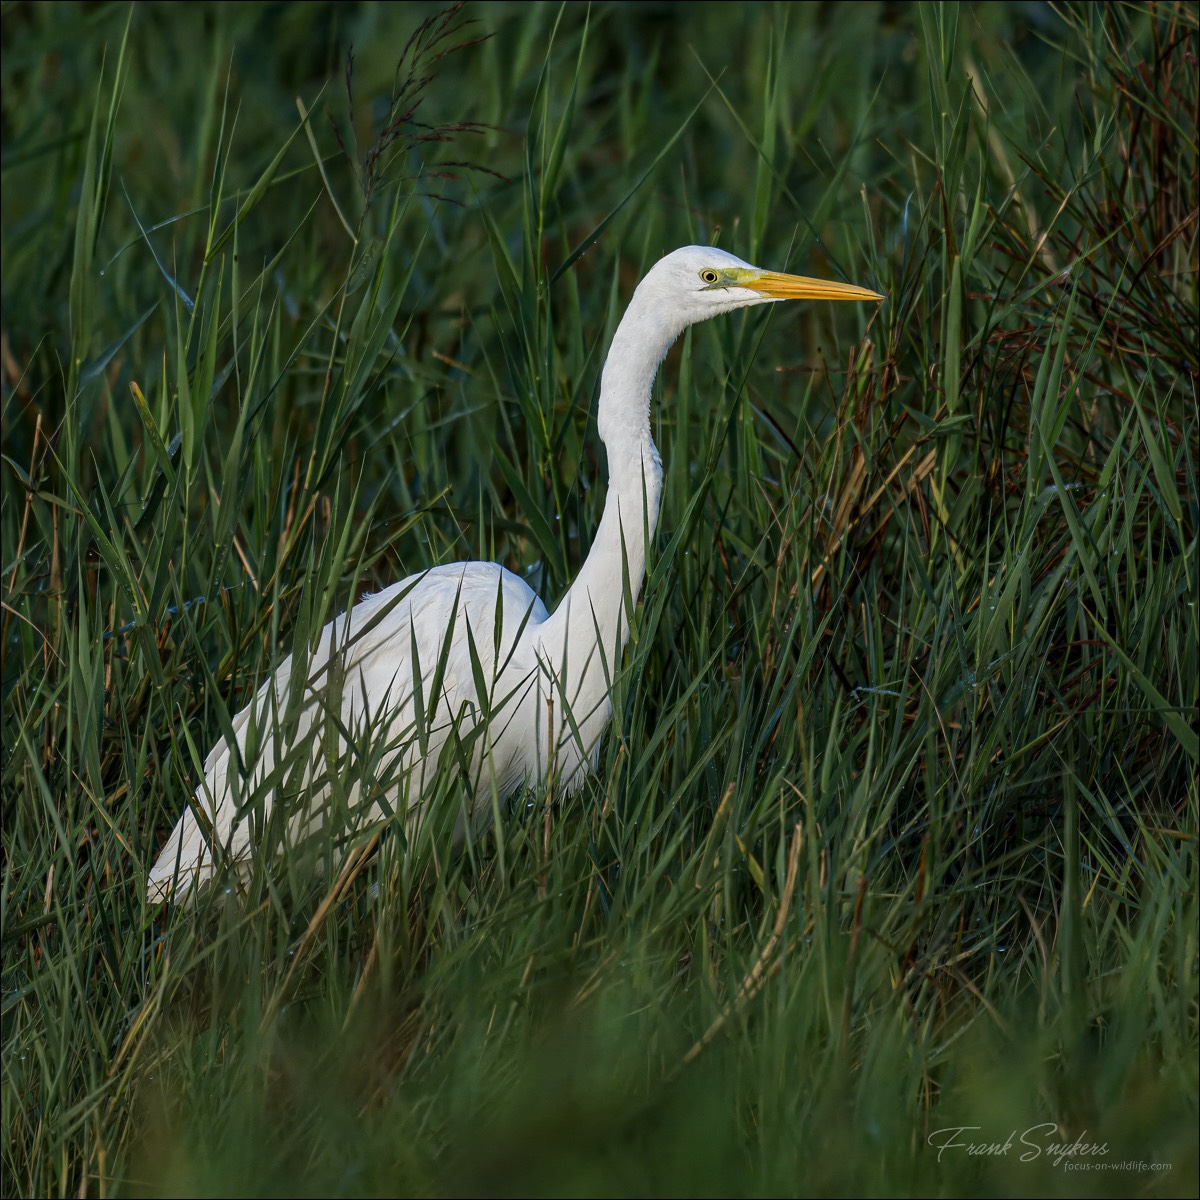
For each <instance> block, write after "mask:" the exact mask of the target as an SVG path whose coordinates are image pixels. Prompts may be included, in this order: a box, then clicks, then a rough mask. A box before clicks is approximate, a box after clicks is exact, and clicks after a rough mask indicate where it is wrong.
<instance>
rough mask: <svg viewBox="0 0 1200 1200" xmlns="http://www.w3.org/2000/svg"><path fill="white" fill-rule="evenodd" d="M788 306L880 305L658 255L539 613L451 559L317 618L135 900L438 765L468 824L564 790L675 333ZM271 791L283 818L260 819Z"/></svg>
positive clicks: (346, 810)
mask: <svg viewBox="0 0 1200 1200" xmlns="http://www.w3.org/2000/svg"><path fill="white" fill-rule="evenodd" d="M801 298H809V299H830V300H851V299H882V297H881V296H879V295H878V294H877V293H875V292H870V291H867V290H866V289H864V288H857V287H853V286H851V285H848V284H836V283H828V282H824V281H820V280H813V279H805V278H802V277H800V276H793V275H781V274H774V273H771V272H766V271H761V270H759V269H758V268H755V267H752V266H750V265H749V264H748V263H745V262H743V261H742V260H741V259H738V258H735V257H734V256H733V255H731V254H727V253H725V252H724V251H721V250H716V249H713V248H711V247H706V246H687V247H684V248H683V249H682V250H676V251H675V252H674V253H672V254H668V255H667V256H666V257H665V258H663V259H661V260H660V261H659V262H658V263H657V264H655V266H654V267H653V268H652V269H651V270H650V271H649V273H648V274H647V275H646V277H645V278H644V279H643V280H642V282H641V283H640V284H639V285H638V288H637V290H636V291H635V293H634V296H633V299H632V301H631V302H630V305H629V308H628V309H627V310H626V313H625V316H624V318H623V319H622V321H621V323H620V325H619V326H618V328H617V332H616V334H615V335H614V337H613V343H612V346H611V347H610V350H609V355H608V358H607V360H606V362H605V365H604V371H603V375H602V379H601V389H600V402H599V410H598V414H597V416H598V427H599V432H600V437H601V439H602V440H603V442H604V445H605V449H606V451H607V454H608V465H609V487H608V494H607V497H606V500H605V506H604V513H603V515H602V517H601V520H600V525H599V527H598V529H597V531H596V540H595V542H594V543H593V545H592V547H591V550H590V552H589V554H588V556H587V559H586V560H585V562H584V564H583V566H582V567H581V569H580V572H579V575H578V576H577V577H576V579H575V581H574V583H573V584H572V585H571V587H570V588H568V589H567V592H566V593H565V595H564V596H563V597H562V599H561V600H560V602H559V604H558V607H557V608H556V609H555V611H554V613H553V614H549V613H548V612H547V610H546V607H545V605H543V604H542V602H541V600H539V599H538V597H537V596H536V595H535V594H534V592H533V591H532V589H530V588H529V586H528V585H527V584H526V583H525V582H524V581H522V580H521V579H519V578H518V577H517V576H515V575H513V574H512V573H511V572H510V571H507V570H505V569H504V568H503V567H501V566H498V565H497V564H495V563H453V564H450V565H447V566H440V567H433V568H431V569H430V570H428V571H424V572H421V573H420V574H418V575H413V576H410V577H409V578H407V579H404V580H401V581H400V582H399V583H396V584H393V585H392V586H391V587H389V588H386V589H385V590H384V591H382V592H379V593H378V594H377V595H374V596H369V597H367V598H365V599H363V600H361V601H360V602H359V603H358V604H356V605H355V606H354V607H353V608H351V609H350V610H349V611H348V612H346V613H343V614H342V615H341V616H339V617H338V618H336V619H335V620H333V621H331V622H330V623H329V624H328V625H326V626H325V628H324V630H323V631H322V633H321V637H320V639H319V641H318V644H317V647H316V649H315V650H314V651H313V652H312V654H311V655H310V656H309V659H308V661H307V663H306V664H305V666H304V669H303V671H302V672H300V673H299V674H298V675H297V677H296V678H293V675H294V674H296V673H295V672H294V671H293V660H292V658H291V657H290V656H289V657H288V658H287V659H285V660H284V661H283V662H282V663H281V664H280V666H279V668H278V669H277V670H276V672H275V674H274V675H273V676H272V677H271V678H270V679H268V680H267V681H266V682H265V683H264V684H263V686H262V687H261V688H260V689H259V691H258V693H257V695H256V696H255V698H254V699H253V700H252V701H251V702H250V703H249V704H248V705H247V706H246V707H245V708H244V709H243V710H242V711H241V712H240V713H238V715H237V716H236V717H235V719H234V723H233V730H234V735H235V738H236V747H234V746H231V745H230V743H229V741H228V740H223V741H221V742H219V743H218V744H217V745H216V746H215V747H214V748H213V750H212V751H211V753H210V754H209V756H208V759H207V760H206V762H205V764H204V781H203V783H202V784H201V786H200V787H199V788H198V789H197V791H196V794H195V797H194V798H193V799H192V801H191V803H190V805H189V807H188V809H187V810H186V811H185V812H184V814H183V816H182V818H181V819H180V820H179V822H178V824H177V825H176V826H175V828H174V830H172V832H171V835H170V837H169V838H168V839H167V842H166V844H165V845H164V846H163V848H162V850H161V852H160V853H159V856H158V859H157V861H156V862H155V864H154V867H153V869H152V870H151V872H150V876H149V880H148V883H147V891H148V895H149V897H150V899H152V900H162V899H166V898H168V897H170V896H176V897H178V896H180V895H183V894H186V893H187V892H188V891H189V890H190V889H191V888H192V887H194V886H195V885H197V884H199V883H202V882H203V881H204V880H206V879H207V878H208V877H209V876H211V874H212V872H213V870H214V869H215V867H216V865H217V864H218V863H219V861H220V860H221V859H222V858H225V859H226V860H229V861H234V862H244V861H245V860H246V859H247V858H248V857H249V856H250V855H252V854H253V852H254V850H255V844H256V842H257V841H258V840H259V839H260V838H261V837H262V835H263V830H264V823H265V822H266V821H268V820H272V819H275V820H282V822H283V824H284V826H285V829H286V833H287V837H288V839H289V840H297V839H299V838H302V837H303V836H305V835H306V834H308V833H309V832H311V831H313V830H315V829H316V828H317V827H319V826H321V825H322V824H324V823H326V822H328V821H330V820H336V821H339V822H342V823H344V824H345V826H346V832H347V833H352V832H354V830H356V829H358V828H361V827H362V826H363V825H364V824H365V823H367V822H369V821H374V820H377V819H379V818H380V817H381V816H383V815H385V814H388V813H400V814H403V815H404V817H405V819H407V820H408V821H410V822H411V821H414V820H417V819H418V818H419V816H420V812H421V801H422V799H423V798H424V797H426V796H427V795H428V794H429V791H430V788H431V786H432V783H433V780H434V778H435V776H436V773H437V771H438V770H439V764H441V763H443V762H444V761H447V760H448V759H452V760H453V762H454V763H455V764H456V767H457V769H458V770H459V771H460V772H464V773H465V774H466V776H467V780H466V782H467V785H468V787H469V788H471V789H472V792H473V796H474V801H473V807H474V811H475V812H476V813H479V812H481V811H482V812H487V811H489V810H490V808H491V804H492V799H493V797H494V796H495V797H497V798H499V799H501V800H503V799H505V798H507V797H508V796H510V795H511V794H512V793H513V792H514V791H516V790H517V789H518V788H519V787H521V786H522V785H523V784H525V783H531V784H535V785H536V784H546V783H552V784H553V785H554V787H555V788H556V789H557V790H560V791H564V792H569V791H571V790H573V789H574V788H576V787H578V786H579V784H580V782H581V781H582V779H583V778H584V776H585V775H586V773H587V771H588V770H590V769H592V768H593V767H594V765H595V762H596V756H597V753H598V750H599V742H600V735H601V734H602V733H603V731H604V728H605V726H606V725H607V723H608V719H609V716H610V714H611V700H610V692H611V688H612V680H613V676H614V675H615V673H616V671H617V670H618V669H619V665H620V661H621V654H622V651H623V650H624V647H625V643H626V641H627V639H628V636H629V612H628V611H627V608H626V602H627V598H628V601H629V602H631V603H636V602H637V598H638V594H639V592H640V590H641V585H642V581H643V579H644V578H645V572H646V546H647V541H648V538H650V537H652V536H653V534H654V530H655V527H656V525H657V523H658V515H659V498H660V494H661V489H662V464H661V461H660V459H659V455H658V451H657V449H656V448H655V446H654V442H653V440H652V439H651V436H650V389H651V385H652V383H653V380H654V376H655V374H656V372H657V370H658V366H659V364H660V363H661V362H662V359H663V357H664V355H665V354H666V352H667V350H668V349H669V348H670V346H671V344H672V343H673V342H674V341H675V339H676V338H677V337H678V336H679V334H680V333H682V332H683V330H684V329H685V328H686V327H687V326H688V325H691V324H693V323H695V322H697V321H701V320H704V319H706V318H708V317H711V316H716V315H717V314H719V313H723V312H729V311H732V310H733V309H737V308H743V307H747V306H750V305H754V304H761V303H767V302H770V301H772V300H782V299H801ZM301 675H302V676H303V678H301V677H300V676H301ZM348 755H349V756H353V757H354V758H355V759H356V760H357V764H356V766H357V769H356V771H355V777H356V778H358V777H363V778H366V779H367V780H368V781H374V783H373V784H371V783H369V786H368V787H367V792H366V794H365V795H364V794H363V792H362V790H361V788H359V787H358V786H357V785H355V786H354V787H352V788H349V789H347V788H345V787H339V786H338V783H337V780H338V778H339V775H340V772H341V771H344V770H345V761H346V756H348ZM281 799H282V801H284V802H286V804H287V805H288V808H287V811H286V812H281V813H273V809H274V808H275V807H277V802H278V801H280V800H281ZM198 813H199V814H200V816H199V817H198V815H197V814H198ZM214 846H219V847H220V850H219V852H217V853H216V854H214Z"/></svg>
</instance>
